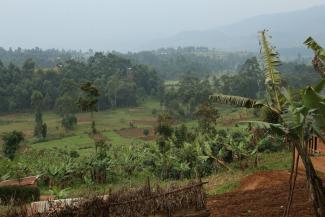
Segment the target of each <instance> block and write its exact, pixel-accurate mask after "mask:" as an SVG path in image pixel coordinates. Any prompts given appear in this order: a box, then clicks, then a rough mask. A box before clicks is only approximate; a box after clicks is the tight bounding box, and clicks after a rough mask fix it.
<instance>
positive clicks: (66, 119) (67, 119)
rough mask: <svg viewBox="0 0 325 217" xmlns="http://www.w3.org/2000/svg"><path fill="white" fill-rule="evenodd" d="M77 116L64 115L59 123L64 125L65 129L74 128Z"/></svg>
mask: <svg viewBox="0 0 325 217" xmlns="http://www.w3.org/2000/svg"><path fill="white" fill-rule="evenodd" d="M77 122H78V120H77V117H76V116H75V115H73V114H67V115H64V116H63V118H62V121H61V125H62V126H63V127H64V129H65V130H67V131H69V130H74V129H75V128H76V125H77Z"/></svg>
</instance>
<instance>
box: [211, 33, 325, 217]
mask: <svg viewBox="0 0 325 217" xmlns="http://www.w3.org/2000/svg"><path fill="white" fill-rule="evenodd" d="M305 43H306V44H307V45H308V46H309V47H311V48H313V49H315V50H317V52H315V56H316V57H315V58H317V59H318V60H319V61H321V62H322V61H323V60H322V59H323V57H322V56H321V55H322V54H323V51H324V50H322V48H321V47H320V46H319V45H318V46H316V44H317V43H315V41H313V40H312V39H310V38H309V39H307V41H306V42H305ZM260 44H261V48H262V49H261V51H262V54H263V60H264V70H265V85H266V90H267V96H266V98H265V99H264V100H262V101H256V100H254V99H249V98H244V97H238V96H225V95H214V96H211V97H210V100H211V101H213V102H218V103H223V104H231V105H236V106H242V107H247V108H264V109H266V110H267V112H269V113H270V116H275V117H276V120H277V123H274V122H270V121H268V120H263V121H251V122H250V123H251V124H254V125H255V126H257V127H258V128H263V129H265V130H267V131H268V132H270V133H276V134H281V135H283V136H285V137H286V138H287V141H288V143H289V144H291V145H292V146H293V147H294V148H292V152H293V155H294V153H295V150H296V151H297V153H298V156H299V157H300V158H301V159H302V162H303V165H304V167H305V169H306V176H307V182H308V185H309V190H310V195H311V198H312V201H313V205H314V209H315V213H316V215H317V217H322V216H325V193H324V188H323V186H322V181H321V179H320V178H319V177H318V176H317V173H316V171H315V169H314V166H313V163H312V161H311V159H310V157H309V155H308V153H307V149H306V147H305V141H306V139H309V138H310V137H311V136H312V135H313V134H314V133H316V134H317V135H318V136H319V138H321V139H322V140H323V141H325V138H324V136H323V135H322V133H321V130H320V129H322V128H323V127H324V126H323V125H324V123H325V122H324V120H325V97H324V96H322V95H321V94H320V92H321V90H322V89H323V86H324V85H325V80H321V81H320V83H319V84H318V85H317V86H316V87H311V86H308V87H306V88H305V89H303V90H302V91H301V95H300V98H301V99H300V100H295V99H294V97H292V95H291V94H290V91H287V90H286V89H285V88H284V87H283V85H282V82H281V76H280V73H279V71H278V70H277V69H276V68H277V66H279V64H280V60H279V56H278V53H277V52H276V51H275V49H274V47H272V46H271V45H270V44H269V42H268V35H267V32H266V31H262V32H260ZM320 49H321V51H320ZM322 63H323V62H322ZM273 120H274V119H273ZM298 159H299V158H298ZM298 159H297V160H296V162H297V161H298ZM294 161H295V159H293V165H294ZM293 168H294V167H292V173H293ZM290 183H292V184H291V185H290V194H289V195H290V196H289V199H288V206H287V209H286V211H285V213H284V216H287V215H288V214H289V209H290V204H291V201H292V194H293V190H294V183H295V176H291V178H290Z"/></svg>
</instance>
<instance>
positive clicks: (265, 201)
mask: <svg viewBox="0 0 325 217" xmlns="http://www.w3.org/2000/svg"><path fill="white" fill-rule="evenodd" d="M289 177H290V173H289V172H288V171H285V170H276V171H268V172H257V173H254V174H252V175H250V176H247V177H246V178H245V179H243V180H242V181H241V183H240V187H239V189H238V190H236V191H234V192H230V193H225V194H222V195H217V196H212V197H209V198H208V209H209V210H210V212H211V216H213V217H243V216H245V217H274V216H282V214H283V212H284V209H285V206H286V204H287V198H288V192H289V184H288V180H289ZM324 182H325V180H323V183H324ZM289 216H291V217H312V216H315V215H314V211H313V207H312V203H311V201H310V197H309V192H308V189H307V184H306V178H305V175H304V171H303V170H299V172H298V177H297V184H296V188H295V191H294V197H293V202H292V207H291V209H290V215H289Z"/></svg>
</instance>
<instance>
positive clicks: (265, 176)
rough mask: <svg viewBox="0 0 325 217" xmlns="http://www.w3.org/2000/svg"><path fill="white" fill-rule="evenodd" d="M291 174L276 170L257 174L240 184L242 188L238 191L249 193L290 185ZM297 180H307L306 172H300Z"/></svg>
mask: <svg viewBox="0 0 325 217" xmlns="http://www.w3.org/2000/svg"><path fill="white" fill-rule="evenodd" d="M289 178H290V172H289V171H286V170H274V171H263V172H257V173H254V174H253V175H250V176H247V177H246V178H245V179H243V180H242V181H241V182H240V187H239V189H237V191H248V190H255V189H259V188H270V187H273V186H277V185H283V184H286V183H288V180H289ZM297 180H301V181H303V180H305V178H304V171H301V170H299V171H298V177H297Z"/></svg>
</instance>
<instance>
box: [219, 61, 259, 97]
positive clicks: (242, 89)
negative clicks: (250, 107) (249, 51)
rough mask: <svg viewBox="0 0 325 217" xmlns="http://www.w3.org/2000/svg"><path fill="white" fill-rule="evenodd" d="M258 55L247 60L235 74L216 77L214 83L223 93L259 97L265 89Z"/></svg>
mask: <svg viewBox="0 0 325 217" xmlns="http://www.w3.org/2000/svg"><path fill="white" fill-rule="evenodd" d="M262 74H263V73H262V71H261V69H260V66H259V63H258V61H257V58H256V57H252V58H249V59H247V60H246V62H245V63H244V64H243V65H242V66H241V67H240V69H239V70H238V73H237V74H235V75H228V74H225V75H222V76H221V77H219V78H217V77H214V80H213V85H214V86H215V88H216V89H217V90H218V91H219V92H220V93H222V94H227V95H236V96H242V97H249V98H257V97H259V95H261V94H262V93H263V92H264V91H265V88H264V85H263V84H262V80H263V77H262V76H263V75H262Z"/></svg>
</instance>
